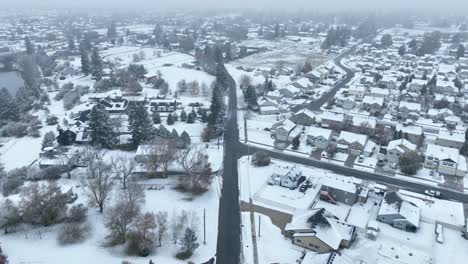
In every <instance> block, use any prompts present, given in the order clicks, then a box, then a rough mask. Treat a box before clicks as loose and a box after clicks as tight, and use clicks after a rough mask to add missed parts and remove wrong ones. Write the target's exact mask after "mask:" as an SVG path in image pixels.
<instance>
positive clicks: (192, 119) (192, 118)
mask: <svg viewBox="0 0 468 264" xmlns="http://www.w3.org/2000/svg"><path fill="white" fill-rule="evenodd" d="M195 117H196V115H195V114H194V113H192V112H191V113H190V114H188V116H187V124H193V123H195Z"/></svg>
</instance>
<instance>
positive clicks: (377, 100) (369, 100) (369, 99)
mask: <svg viewBox="0 0 468 264" xmlns="http://www.w3.org/2000/svg"><path fill="white" fill-rule="evenodd" d="M362 103H363V104H370V105H372V104H378V105H380V106H382V105H383V103H384V99H383V98H382V97H374V96H369V95H366V96H364V99H362Z"/></svg>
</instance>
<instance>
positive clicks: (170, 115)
mask: <svg viewBox="0 0 468 264" xmlns="http://www.w3.org/2000/svg"><path fill="white" fill-rule="evenodd" d="M167 124H168V125H169V126H172V125H173V124H174V117H173V116H172V113H169V115H168V116H167Z"/></svg>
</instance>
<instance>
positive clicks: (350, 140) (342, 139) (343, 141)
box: [337, 131, 367, 155]
mask: <svg viewBox="0 0 468 264" xmlns="http://www.w3.org/2000/svg"><path fill="white" fill-rule="evenodd" d="M366 142H367V135H361V134H356V133H351V132H347V131H341V133H340V136H339V137H338V140H337V149H338V150H339V151H341V152H344V153H350V154H353V155H361V154H362V151H363V150H364V146H365V145H366Z"/></svg>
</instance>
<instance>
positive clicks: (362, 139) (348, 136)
mask: <svg viewBox="0 0 468 264" xmlns="http://www.w3.org/2000/svg"><path fill="white" fill-rule="evenodd" d="M340 140H344V141H346V142H348V143H349V144H352V143H354V142H357V143H359V144H361V145H362V146H364V145H366V141H367V135H361V134H356V133H352V132H348V131H341V133H340V136H339V137H338V141H340Z"/></svg>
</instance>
